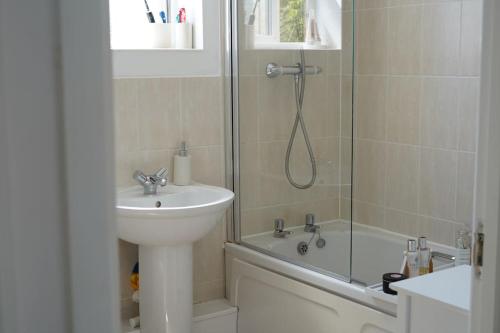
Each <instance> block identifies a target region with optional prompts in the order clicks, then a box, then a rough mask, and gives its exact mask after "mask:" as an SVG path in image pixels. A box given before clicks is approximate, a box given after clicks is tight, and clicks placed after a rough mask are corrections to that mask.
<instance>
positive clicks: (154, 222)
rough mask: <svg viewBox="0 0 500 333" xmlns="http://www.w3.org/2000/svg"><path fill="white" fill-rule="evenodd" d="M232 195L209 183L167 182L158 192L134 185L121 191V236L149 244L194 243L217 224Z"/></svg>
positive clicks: (119, 225)
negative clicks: (177, 183) (179, 183)
mask: <svg viewBox="0 0 500 333" xmlns="http://www.w3.org/2000/svg"><path fill="white" fill-rule="evenodd" d="M233 198H234V194H233V192H231V191H229V190H227V189H225V188H221V187H215V186H208V185H189V186H175V185H167V186H165V187H163V188H161V189H159V192H158V194H155V195H144V193H143V189H142V187H141V186H134V187H131V188H128V189H125V190H123V191H120V192H118V196H117V213H118V236H119V237H120V238H121V239H123V240H126V241H128V242H131V243H134V244H140V245H150V246H171V245H180V244H187V243H193V242H195V241H197V240H199V239H200V238H202V237H203V236H205V235H206V234H207V233H208V232H209V231H210V230H211V229H212V228H213V227H214V226H215V224H216V223H217V221H218V220H219V219H220V218H221V217H222V215H223V214H224V211H225V210H226V209H227V208H228V207H229V205H230V204H231V202H232V200H233Z"/></svg>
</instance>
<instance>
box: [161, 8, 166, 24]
mask: <svg viewBox="0 0 500 333" xmlns="http://www.w3.org/2000/svg"><path fill="white" fill-rule="evenodd" d="M160 17H161V20H162V22H163V23H167V15H166V14H165V12H164V11H163V10H162V11H161V12H160Z"/></svg>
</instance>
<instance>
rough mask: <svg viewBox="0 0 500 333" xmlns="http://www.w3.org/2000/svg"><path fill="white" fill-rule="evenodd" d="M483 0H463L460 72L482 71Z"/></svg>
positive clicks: (475, 73) (463, 73) (471, 73)
mask: <svg viewBox="0 0 500 333" xmlns="http://www.w3.org/2000/svg"><path fill="white" fill-rule="evenodd" d="M482 3H483V2H482V1H463V2H462V20H461V28H462V34H461V40H460V73H461V74H462V75H474V76H479V74H480V72H481V27H482V24H481V21H482Z"/></svg>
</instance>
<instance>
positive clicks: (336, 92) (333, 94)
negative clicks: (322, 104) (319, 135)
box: [322, 75, 342, 136]
mask: <svg viewBox="0 0 500 333" xmlns="http://www.w3.org/2000/svg"><path fill="white" fill-rule="evenodd" d="M326 80H327V82H326V93H325V96H323V97H322V98H324V99H325V100H326V103H327V104H326V112H327V117H326V122H327V124H328V127H329V128H328V132H327V133H328V136H340V135H341V133H340V132H341V123H340V108H341V98H342V97H341V89H340V87H341V77H340V76H334V75H328V76H327V77H326Z"/></svg>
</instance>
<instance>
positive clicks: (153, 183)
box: [132, 168, 168, 194]
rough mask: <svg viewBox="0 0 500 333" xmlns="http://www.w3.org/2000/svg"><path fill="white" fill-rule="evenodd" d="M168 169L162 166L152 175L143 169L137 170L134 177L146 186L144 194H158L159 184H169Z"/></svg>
mask: <svg viewBox="0 0 500 333" xmlns="http://www.w3.org/2000/svg"><path fill="white" fill-rule="evenodd" d="M167 174H168V172H167V169H165V168H161V169H160V170H158V171H156V172H155V173H154V174H152V175H145V174H144V173H143V172H142V171H139V170H137V171H135V172H134V174H133V176H132V178H134V179H135V180H137V181H138V182H139V184H141V185H142V187H143V188H144V194H156V193H157V192H158V185H160V186H162V187H163V186H165V185H167V182H168V178H167Z"/></svg>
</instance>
